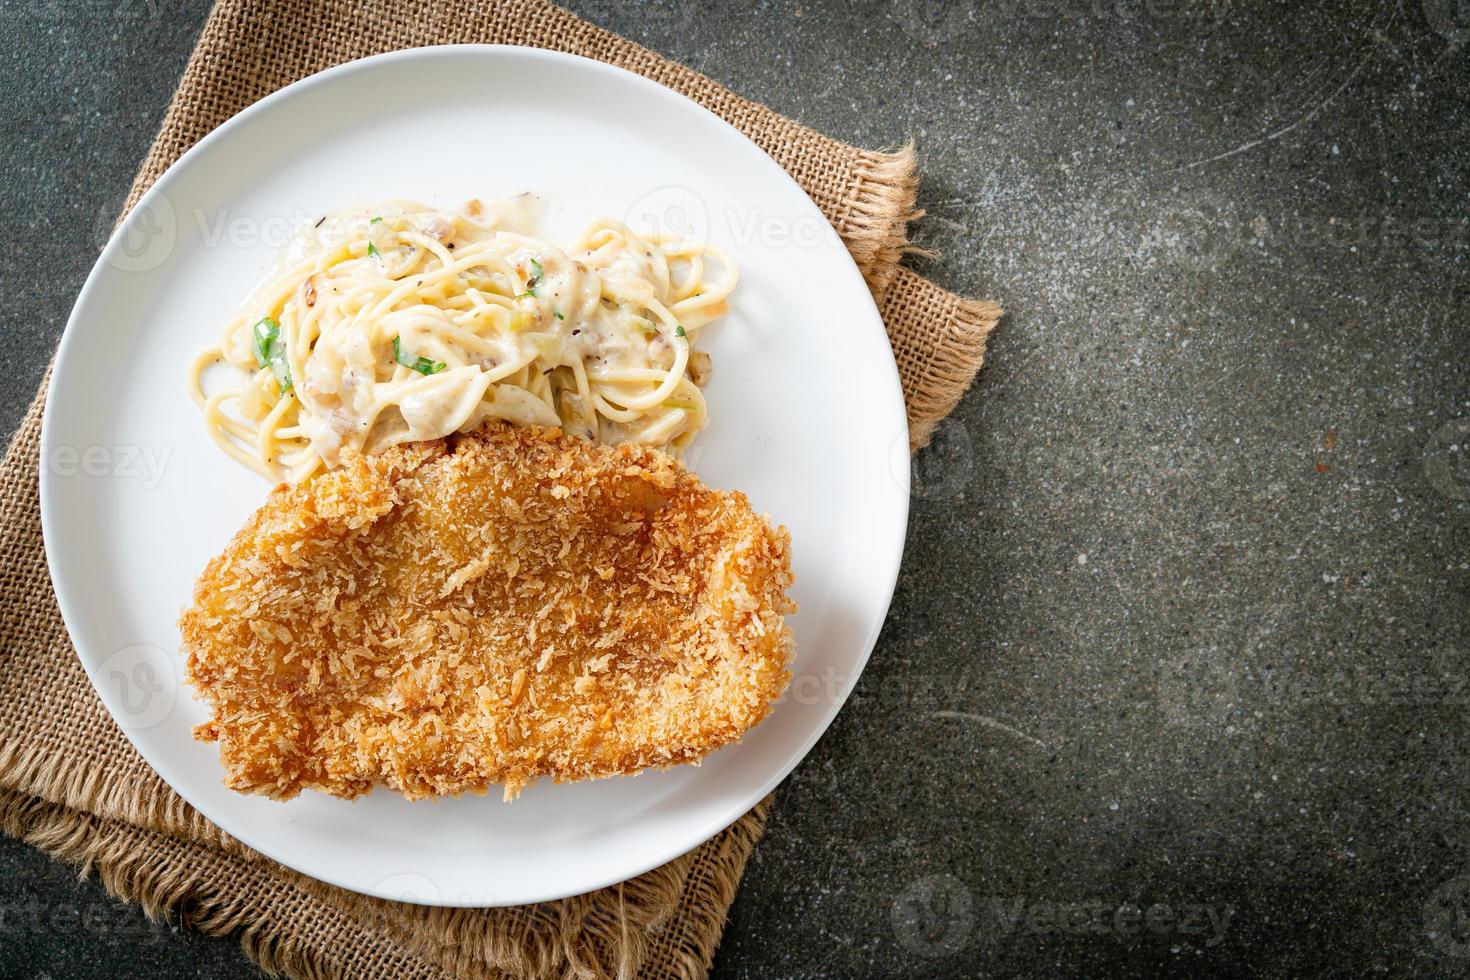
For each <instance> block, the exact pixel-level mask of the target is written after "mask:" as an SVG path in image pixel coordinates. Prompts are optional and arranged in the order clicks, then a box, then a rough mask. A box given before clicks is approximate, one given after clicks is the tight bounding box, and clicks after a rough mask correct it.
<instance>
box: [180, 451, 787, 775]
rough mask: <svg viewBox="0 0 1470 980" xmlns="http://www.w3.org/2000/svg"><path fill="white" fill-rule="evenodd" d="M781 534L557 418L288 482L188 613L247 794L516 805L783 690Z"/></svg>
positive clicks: (730, 496)
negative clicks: (529, 789)
mask: <svg viewBox="0 0 1470 980" xmlns="http://www.w3.org/2000/svg"><path fill="white" fill-rule="evenodd" d="M788 547H789V537H788V535H787V532H786V529H785V528H780V527H777V528H772V527H771V526H770V524H768V523H767V522H766V521H765V520H764V519H763V518H762V517H761V516H759V515H757V514H756V513H754V512H753V511H752V510H751V508H750V504H749V503H748V502H747V501H746V499H745V497H744V496H743V495H742V494H740V493H733V492H730V493H727V492H723V491H719V490H712V489H709V488H707V487H705V486H703V485H702V484H701V483H700V482H699V481H698V480H697V479H695V478H694V477H693V476H692V475H691V474H689V473H688V472H687V471H686V470H685V469H684V468H683V467H682V466H681V465H679V464H678V463H677V462H675V461H674V460H672V459H671V458H669V457H668V456H665V455H663V454H662V453H658V452H655V451H653V450H648V449H642V448H638V447H632V446H621V447H617V448H613V447H608V446H601V445H594V444H592V443H588V442H586V441H584V440H580V439H576V438H574V437H571V436H566V435H563V434H562V433H560V432H559V431H557V430H554V429H538V428H513V427H510V426H506V425H501V424H497V425H493V426H491V427H489V428H487V429H484V430H481V431H480V432H477V433H476V434H474V435H470V436H459V437H454V438H453V439H452V440H450V441H447V442H446V441H444V440H440V441H436V442H430V443H417V444H412V445H407V446H399V447H395V448H393V449H390V450H388V451H386V452H384V453H382V454H380V455H377V456H372V457H362V456H355V457H351V458H349V459H347V460H346V461H345V462H344V464H343V465H342V466H341V467H340V468H339V469H337V470H333V471H331V472H328V473H325V474H323V475H320V476H317V477H316V478H314V479H312V480H310V481H308V482H307V483H305V484H303V485H301V486H295V487H290V486H281V487H278V488H276V489H275V490H274V491H273V492H272V493H271V494H270V497H269V499H268V500H267V501H266V504H265V506H263V507H262V508H261V509H260V510H259V511H258V512H257V513H256V514H255V516H254V517H252V518H251V519H250V521H249V522H248V523H247V524H246V525H245V527H244V528H243V529H242V530H241V531H240V532H239V533H238V534H237V535H236V536H235V538H234V540H233V541H232V542H231V543H230V545H229V547H228V548H227V549H226V550H225V551H224V553H223V554H221V555H219V556H218V557H217V558H215V559H214V560H213V561H211V562H210V563H209V566H208V567H207V568H206V569H205V571H204V574H203V576H202V577H201V578H200V579H199V582H198V585H197V586H196V588H195V591H194V605H193V606H192V607H191V608H190V609H188V610H187V611H186V612H185V613H184V614H183V618H182V619H181V620H180V624H179V625H180V628H181V630H182V632H183V639H184V644H183V647H184V651H185V653H186V654H187V655H188V663H187V677H188V680H189V682H190V684H192V685H193V686H194V688H195V689H196V690H197V692H198V693H199V695H200V696H201V697H202V698H203V699H204V700H205V701H207V702H208V703H209V704H210V705H211V706H212V707H213V709H214V713H213V718H212V720H210V721H208V722H206V723H205V724H202V725H200V726H198V727H197V728H196V729H195V737H196V738H199V739H201V740H204V741H218V742H219V746H220V760H221V762H222V763H223V765H224V769H225V773H226V776H225V779H226V783H227V785H229V786H230V787H232V788H233V789H237V790H240V791H242V792H252V793H262V794H265V795H267V796H272V797H277V798H282V799H286V798H290V797H292V796H295V795H296V794H297V793H299V792H300V791H301V790H303V789H316V790H321V791H324V792H327V793H331V794H333V795H336V796H341V797H349V798H350V797H355V796H359V795H361V794H363V793H366V792H368V791H369V790H371V789H372V788H373V786H374V785H376V784H378V783H382V784H386V785H387V786H389V787H391V788H393V789H394V790H397V791H398V792H400V793H402V794H403V795H404V796H407V797H409V798H410V799H417V798H421V797H425V796H435V795H453V794H459V793H463V792H472V793H483V792H485V790H486V789H487V788H488V787H489V786H491V785H502V786H503V787H504V791H505V797H506V798H507V799H510V798H512V797H514V796H515V795H516V794H517V793H519V792H520V791H521V789H522V788H523V787H525V786H526V785H528V784H530V783H531V782H533V781H535V780H536V779H537V778H539V777H543V776H550V777H552V778H554V779H556V780H558V781H563V780H573V779H594V778H599V777H604V776H613V775H620V774H626V773H635V772H638V771H640V770H643V769H647V768H650V767H664V766H670V765H674V764H677V763H683V762H694V761H697V760H698V759H700V758H701V757H702V756H704V755H705V754H707V753H709V752H711V751H713V750H714V749H717V748H719V747H721V746H723V745H728V744H730V743H732V742H735V741H738V740H739V739H740V737H741V736H742V735H743V734H744V733H745V732H746V731H747V730H749V729H750V728H751V726H753V725H755V724H756V723H757V722H759V721H760V720H761V719H763V718H764V717H765V716H766V715H767V713H768V712H769V711H770V709H771V704H772V702H773V701H774V700H775V699H776V698H777V697H778V696H779V695H780V693H781V692H782V690H784V688H785V686H786V684H787V681H788V679H789V674H788V672H787V669H786V668H787V663H788V661H789V659H790V656H791V652H792V638H791V631H790V629H789V627H788V626H787V625H786V623H785V620H784V619H783V616H784V615H786V614H787V613H790V612H793V611H794V610H795V606H794V604H793V603H792V602H791V601H790V600H788V599H787V598H786V595H785V592H786V589H787V588H788V587H789V586H790V584H791V580H792V579H791V568H790V562H789V558H788V555H787V551H788Z"/></svg>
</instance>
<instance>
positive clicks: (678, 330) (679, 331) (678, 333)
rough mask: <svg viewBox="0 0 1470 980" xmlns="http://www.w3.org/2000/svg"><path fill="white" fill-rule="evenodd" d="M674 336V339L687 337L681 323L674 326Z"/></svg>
mask: <svg viewBox="0 0 1470 980" xmlns="http://www.w3.org/2000/svg"><path fill="white" fill-rule="evenodd" d="M674 336H675V337H687V336H688V334H686V333H685V332H684V324H682V323H676V324H674Z"/></svg>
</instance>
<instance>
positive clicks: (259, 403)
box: [190, 198, 737, 482]
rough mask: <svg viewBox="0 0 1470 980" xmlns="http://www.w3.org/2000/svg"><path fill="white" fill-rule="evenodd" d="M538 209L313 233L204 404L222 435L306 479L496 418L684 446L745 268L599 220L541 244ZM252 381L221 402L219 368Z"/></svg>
mask: <svg viewBox="0 0 1470 980" xmlns="http://www.w3.org/2000/svg"><path fill="white" fill-rule="evenodd" d="M531 203H533V200H532V199H529V198H518V199H513V200H512V201H508V202H501V203H499V204H497V205H494V206H491V207H489V208H485V207H482V206H481V205H479V203H478V202H470V204H469V205H467V206H466V208H465V210H464V211H463V212H445V211H436V210H434V209H431V208H427V207H425V206H423V205H419V204H415V203H412V202H397V201H395V202H387V203H383V204H380V205H376V206H374V207H370V208H366V209H361V210H357V211H353V212H344V213H339V214H334V215H328V216H327V218H324V219H323V220H322V221H321V222H318V224H317V226H316V227H314V228H310V229H303V230H302V232H301V234H299V235H298V240H297V242H296V244H295V246H293V248H292V249H291V250H290V252H288V254H287V255H286V256H285V257H284V258H283V260H282V262H281V263H280V265H279V266H278V268H277V270H276V271H275V272H274V273H273V274H272V275H270V276H269V277H268V278H267V279H266V281H265V282H263V283H262V284H261V285H260V286H259V287H258V288H257V289H256V290H255V292H254V293H252V294H251V295H250V296H249V298H248V299H247V300H246V301H245V303H244V305H243V306H242V308H241V311H240V313H239V314H238V315H237V316H236V317H235V318H234V319H233V320H231V321H230V322H229V324H228V325H227V326H226V327H225V330H224V334H223V336H222V337H221V338H220V341H219V343H218V344H216V345H214V346H211V347H209V348H207V349H206V350H204V351H202V352H201V353H200V354H199V356H198V357H197V358H195V360H194V362H193V365H192V368H191V375H190V389H191V393H192V395H193V397H194V399H195V401H196V403H197V404H198V405H199V406H200V408H201V410H202V411H203V414H204V421H205V424H206V425H207V426H208V427H209V431H210V433H211V435H212V436H213V437H214V439H215V441H216V442H218V443H219V445H220V446H221V447H222V448H223V449H224V450H225V452H227V453H229V454H230V455H231V456H232V457H234V458H235V459H236V460H238V461H239V462H241V463H243V464H245V465H246V466H249V467H250V468H252V469H254V470H256V471H257V472H259V473H261V474H262V475H264V476H265V477H267V478H268V479H271V480H277V481H280V480H287V481H290V482H299V481H301V480H303V479H306V478H307V477H309V476H311V475H312V474H313V473H315V472H317V471H318V470H319V469H321V468H323V467H331V466H334V465H336V463H337V460H338V457H339V454H340V453H341V451H342V450H343V449H346V448H352V449H356V450H359V451H363V452H376V451H379V450H382V449H385V448H387V447H389V446H392V445H395V444H398V443H402V442H409V441H415V440H421V439H436V438H439V437H441V436H445V435H448V434H450V433H452V432H464V431H469V430H470V429H473V428H475V427H476V426H478V425H479V424H480V423H481V422H483V421H485V420H486V419H492V418H500V419H507V420H509V421H511V422H514V423H517V424H541V425H551V426H559V427H560V428H562V429H564V430H566V431H567V432H569V433H573V434H577V435H581V436H583V437H585V438H588V439H595V440H598V441H601V442H607V443H620V442H636V443H642V444H645V445H651V446H656V447H659V448H662V449H666V450H669V451H673V452H678V451H680V450H682V449H684V448H685V447H687V446H688V444H689V442H690V441H691V440H692V439H693V438H694V436H695V434H696V433H697V432H698V431H699V430H700V429H702V428H703V427H704V426H705V424H706V422H707V420H708V414H707V409H706V405H705V400H704V396H703V394H702V393H701V391H700V387H701V386H702V385H703V384H704V382H705V380H706V377H707V375H708V373H709V357H708V355H706V354H704V353H702V352H699V351H696V350H695V349H694V345H695V342H696V341H697V339H698V336H699V330H700V328H701V327H703V326H705V325H707V324H708V323H710V322H711V321H712V320H714V319H716V318H718V317H719V316H721V315H722V314H723V313H724V312H725V311H726V309H727V300H728V297H729V295H730V293H731V291H732V290H733V289H734V288H735V283H736V278H737V271H736V268H735V265H734V263H733V262H731V260H730V259H729V258H728V257H727V256H725V255H724V254H723V253H722V252H720V251H718V250H717V249H715V248H713V247H711V246H709V245H706V244H702V243H696V242H691V241H688V240H686V239H682V238H679V237H677V236H674V235H669V234H664V233H658V234H647V235H643V234H639V233H637V232H635V231H633V230H631V229H629V228H627V227H626V226H624V225H623V224H621V223H619V222H617V221H612V220H608V219H601V220H598V221H595V222H593V223H592V224H591V225H590V226H589V227H588V228H587V230H586V231H585V232H584V233H583V234H582V236H581V238H580V239H579V240H578V241H577V242H575V243H574V244H573V245H572V246H571V247H570V248H569V249H568V250H566V251H563V250H561V249H559V248H557V247H556V246H554V245H551V244H549V243H548V242H545V241H543V240H541V239H539V238H536V237H534V236H532V235H530V234H525V233H522V230H521V229H523V228H524V227H525V226H526V208H527V207H528V206H529V205H530V204H531ZM216 364H225V365H229V366H230V367H233V368H235V369H237V379H238V383H235V384H231V385H227V386H225V387H220V388H218V389H217V390H215V391H212V392H208V393H207V392H206V390H205V389H206V384H205V375H206V373H208V372H209V371H210V369H211V367H212V366H214V365H216Z"/></svg>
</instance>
